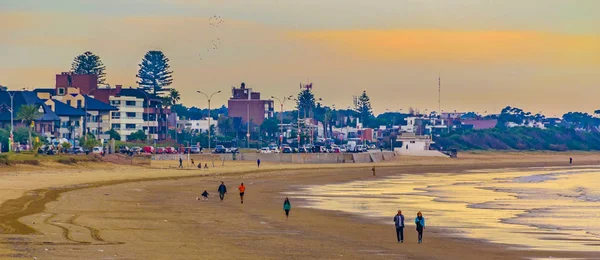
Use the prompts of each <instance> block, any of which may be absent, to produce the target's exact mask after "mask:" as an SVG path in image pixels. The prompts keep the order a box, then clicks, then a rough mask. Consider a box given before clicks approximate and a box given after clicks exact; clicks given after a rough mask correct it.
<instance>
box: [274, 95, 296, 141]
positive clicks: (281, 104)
mask: <svg viewBox="0 0 600 260" xmlns="http://www.w3.org/2000/svg"><path fill="white" fill-rule="evenodd" d="M271 98H272V99H275V100H277V101H279V105H280V107H281V109H280V111H279V118H280V123H279V150H280V151H281V150H282V149H283V104H284V103H285V101H286V100H290V99H291V98H292V96H289V97H284V98H283V101H282V100H281V99H279V98H276V97H274V96H271Z"/></svg>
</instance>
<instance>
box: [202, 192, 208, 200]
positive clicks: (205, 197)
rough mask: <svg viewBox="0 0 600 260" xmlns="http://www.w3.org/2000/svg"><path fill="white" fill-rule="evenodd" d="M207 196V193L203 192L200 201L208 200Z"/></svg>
mask: <svg viewBox="0 0 600 260" xmlns="http://www.w3.org/2000/svg"><path fill="white" fill-rule="evenodd" d="M208 195H209V194H208V191H206V190H205V191H204V192H202V200H208Z"/></svg>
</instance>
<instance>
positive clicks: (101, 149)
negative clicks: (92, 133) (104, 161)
mask: <svg viewBox="0 0 600 260" xmlns="http://www.w3.org/2000/svg"><path fill="white" fill-rule="evenodd" d="M102 152H104V147H102V146H96V147H94V148H93V149H92V153H94V154H101V153H102Z"/></svg>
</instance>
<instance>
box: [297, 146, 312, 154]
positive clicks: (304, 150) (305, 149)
mask: <svg viewBox="0 0 600 260" xmlns="http://www.w3.org/2000/svg"><path fill="white" fill-rule="evenodd" d="M298 152H299V153H309V152H310V151H309V150H308V148H306V147H300V148H298Z"/></svg>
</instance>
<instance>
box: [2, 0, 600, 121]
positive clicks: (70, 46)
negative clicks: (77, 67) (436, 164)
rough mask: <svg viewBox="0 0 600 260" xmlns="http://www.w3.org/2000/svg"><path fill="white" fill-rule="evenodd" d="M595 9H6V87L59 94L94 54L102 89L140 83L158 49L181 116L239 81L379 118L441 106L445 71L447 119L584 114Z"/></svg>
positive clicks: (466, 2)
mask: <svg viewBox="0 0 600 260" xmlns="http://www.w3.org/2000/svg"><path fill="white" fill-rule="evenodd" d="M598 10H600V1H594V0H589V1H586V0H578V1H565V0H545V1H541V0H540V1H532V0H529V1H528V0H525V1H513V0H505V1H483V0H479V1H475V0H455V1H441V0H440V1H434V0H421V1H417V0H372V1H342V0H329V1H317V0H305V1H291V0H290V1H276V0H252V1H248V0H229V1H216V0H205V1H192V0H171V1H168V0H120V1H117V0H105V1H93V0H56V1H33V0H0V84H1V85H6V86H8V87H9V88H12V89H18V88H23V87H26V88H34V87H45V88H48V87H53V86H54V75H55V74H56V73H59V72H61V71H67V70H69V68H70V65H71V61H72V59H73V57H74V56H76V55H78V54H81V53H83V52H84V51H86V50H90V51H92V52H94V53H96V54H98V55H99V56H100V57H101V58H102V60H103V62H104V64H105V65H106V68H107V71H106V73H107V82H108V83H109V84H111V85H113V86H114V85H116V84H122V85H124V86H135V81H136V78H135V74H136V72H137V69H138V66H137V64H139V63H140V61H141V58H142V57H143V55H144V54H145V53H146V52H147V51H148V50H162V51H163V52H165V54H166V55H167V56H168V57H169V58H170V60H171V67H172V69H173V70H174V83H173V85H172V87H174V88H177V89H178V90H179V91H180V92H181V93H182V103H184V104H185V105H188V106H198V107H205V106H206V105H207V104H206V101H205V99H204V98H202V97H201V96H198V94H195V92H196V90H202V91H206V92H213V91H217V90H223V91H224V93H223V94H221V95H219V96H217V97H215V98H214V100H215V101H214V103H213V104H218V105H219V106H220V105H221V104H225V103H226V100H227V99H228V98H229V95H230V88H231V86H233V85H235V86H238V85H239V83H240V82H242V81H243V82H246V84H247V85H249V86H250V87H253V88H255V89H256V90H258V91H260V92H261V93H262V95H263V97H270V96H272V95H274V96H278V97H282V96H287V95H292V94H294V95H295V94H296V93H297V92H298V91H299V87H298V85H299V83H300V82H307V81H308V80H310V81H311V82H313V86H314V92H315V94H316V96H317V97H321V98H323V103H324V104H326V105H331V104H335V105H336V107H337V108H346V107H347V106H349V105H351V103H352V96H353V95H358V94H360V93H361V92H362V91H363V90H366V91H367V93H368V94H369V95H370V96H371V101H372V105H373V109H374V111H375V112H376V113H382V112H385V111H386V110H387V109H389V110H399V109H404V110H406V109H407V108H408V107H409V106H412V107H416V108H420V109H421V110H424V109H429V110H437V107H438V104H437V99H438V96H437V82H438V74H439V75H441V78H442V104H441V105H442V109H443V110H445V111H453V110H459V111H477V112H483V111H488V112H492V111H493V112H498V111H499V110H500V109H501V108H502V107H504V106H507V105H510V106H517V107H521V108H523V109H525V110H527V111H532V112H534V113H537V112H538V111H542V112H543V113H544V114H546V115H548V116H553V115H561V114H562V113H565V112H567V111H585V112H592V111H593V110H596V109H600V102H598V101H597V100H598V97H600V15H598V14H597V11H598ZM213 15H217V16H220V17H221V19H222V20H223V21H224V22H223V23H222V24H221V25H220V26H219V27H214V26H211V25H210V22H209V17H211V16H213ZM217 38H218V39H219V40H220V41H221V44H220V46H219V49H218V50H211V51H207V49H210V48H211V47H212V41H216V40H217Z"/></svg>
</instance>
